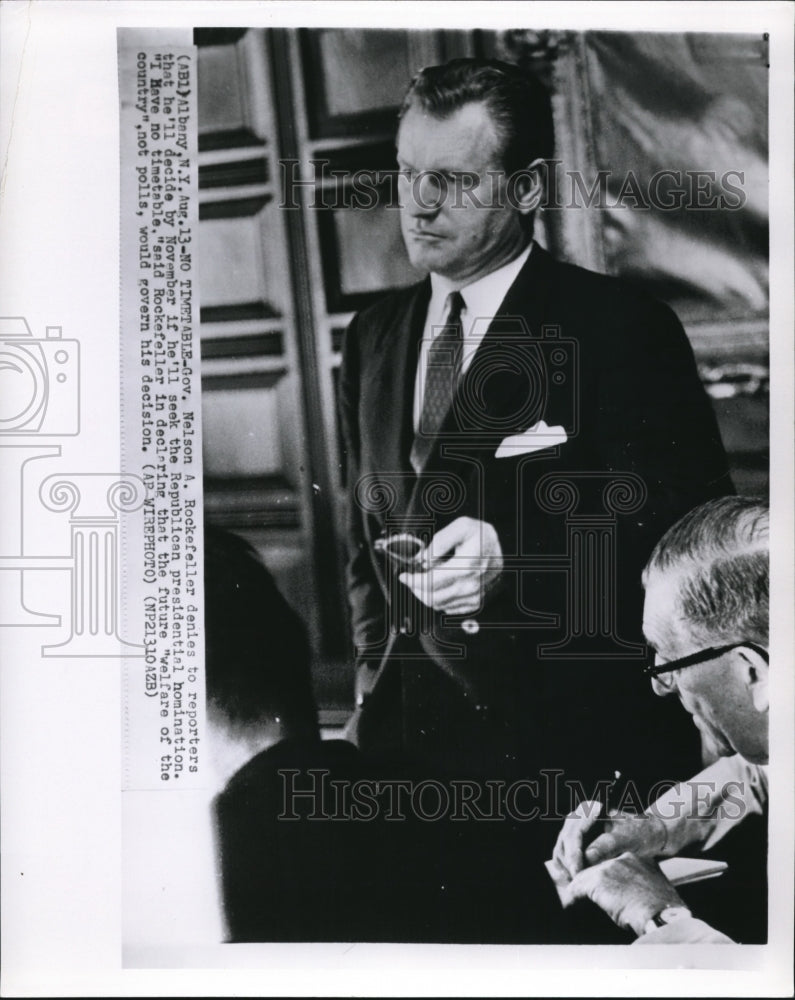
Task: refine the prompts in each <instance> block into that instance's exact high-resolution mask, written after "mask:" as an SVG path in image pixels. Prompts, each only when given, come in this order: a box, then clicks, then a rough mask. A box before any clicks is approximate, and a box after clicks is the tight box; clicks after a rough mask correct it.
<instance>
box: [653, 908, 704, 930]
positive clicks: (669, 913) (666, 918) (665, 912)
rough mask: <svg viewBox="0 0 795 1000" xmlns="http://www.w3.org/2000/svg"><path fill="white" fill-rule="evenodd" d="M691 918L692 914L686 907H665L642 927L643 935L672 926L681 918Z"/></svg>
mask: <svg viewBox="0 0 795 1000" xmlns="http://www.w3.org/2000/svg"><path fill="white" fill-rule="evenodd" d="M692 916H693V914H692V913H691V912H690V910H688V908H687V907H686V906H666V907H664V908H663V909H662V910H660V912H659V913H655V914H654V916H653V917H651V918H650V919H649V920H647V921H646V924H645V925H644V927H643V933H644V934H648V933H649V932H650V931H653V930H655V929H656V928H657V927H667V926H668V924H672V923H673V922H674V921H675V920H681V919H682V917H692Z"/></svg>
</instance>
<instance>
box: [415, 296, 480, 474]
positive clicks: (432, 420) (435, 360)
mask: <svg viewBox="0 0 795 1000" xmlns="http://www.w3.org/2000/svg"><path fill="white" fill-rule="evenodd" d="M448 300H449V303H450V311H449V312H448V314H447V319H446V321H445V325H444V327H443V329H442V330H441V331H440V332H439V333H438V334H437V335H436V337H434V340H433V343H432V344H431V347H430V350H429V351H428V354H427V363H426V369H425V372H424V373H423V374H424V382H425V389H424V392H423V398H422V413H421V415H420V424H419V427H418V428H417V433H416V435H415V437H414V443H413V444H412V446H411V453H410V455H409V458H410V460H411V464H412V466H413V468H414V471H415V472H416V473H417V474H419V473H420V471H421V470H422V468H423V466H424V465H425V462H426V461H427V459H428V455H429V454H430V452H431V448H432V446H433V443H434V440H435V439H436V435H437V433H438V431H439V428H440V427H441V426H442V421H443V420H444V418H445V417H446V416H447V413H448V410H449V409H450V406H451V405H452V402H453V395H454V393H455V388H456V384H457V382H458V376H459V375H460V373H461V353H462V347H463V339H464V337H463V330H462V327H461V311H462V310H463V309H465V308H466V303H465V302H464V299H463V296H462V295H461V293H460V292H451V293H450V295H449V296H448Z"/></svg>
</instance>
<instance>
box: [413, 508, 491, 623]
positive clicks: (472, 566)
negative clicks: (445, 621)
mask: <svg viewBox="0 0 795 1000" xmlns="http://www.w3.org/2000/svg"><path fill="white" fill-rule="evenodd" d="M502 567H503V560H502V548H501V547H500V540H499V538H498V537H497V532H496V531H495V530H494V527H493V526H492V525H491V524H488V523H487V522H486V521H478V520H476V519H475V518H472V517H459V518H456V520H455V521H453V522H452V523H451V524H448V525H447V527H446V528H442V530H441V531H438V532H437V533H436V534H435V535H434V536H433V538H432V539H431V541H430V543H429V545H428V549H427V551H426V554H425V559H424V562H423V569H422V570H415V571H411V572H405V573H401V574H400V582H401V583H405V585H406V586H407V587H408V588H409V590H411V592H412V593H413V594H414V596H415V597H416V598H417V599H418V600H420V601H422V603H423V604H426V605H427V606H428V607H429V608H433V609H434V610H436V611H443V612H444V613H445V614H448V615H469V614H473V613H474V612H476V611H478V610H479V608H480V607H481V606H482V604H483V597H484V594H485V593H486V591H487V590H488V588H489V587H490V586H491V584H492V583H494V581H495V580H496V579H497V577H498V576H499V575H500V573H501V572H502Z"/></svg>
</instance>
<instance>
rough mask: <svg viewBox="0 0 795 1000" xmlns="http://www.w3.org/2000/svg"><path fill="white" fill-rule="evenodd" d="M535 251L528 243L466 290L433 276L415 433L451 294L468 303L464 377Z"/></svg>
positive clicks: (464, 325)
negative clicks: (433, 350)
mask: <svg viewBox="0 0 795 1000" xmlns="http://www.w3.org/2000/svg"><path fill="white" fill-rule="evenodd" d="M532 248H533V244H532V243H528V245H527V246H526V247H525V249H524V250H523V251H522V252H521V253H520V254H519V256H518V257H514V259H513V260H512V261H510V262H509V263H508V264H504V265H503V266H502V267H498V268H497V270H496V271H491V272H490V273H489V274H486V275H484V277H482V278H478V279H477V281H473V282H472V283H471V284H470V285H464V286H463V287H461V286H459V285H456V284H455V282H453V281H450V280H449V279H447V278H444V277H442V275H440V274H431V300H430V302H429V303H428V312H427V314H426V316H425V326H424V328H423V331H422V343H421V344H420V356H419V364H418V365H417V374H416V376H415V379H414V432H415V433H416V432H417V428H418V427H419V425H420V415H421V414H422V401H423V392H424V387H425V386H424V378H423V373H424V372H425V370H426V365H427V361H428V352H429V351H430V347H431V344H432V343H433V341H434V338H435V337H436V336H437V335H438V334H439V333H440V332H441V330H442V329H443V328H444V325H445V320H446V319H447V316H448V314H449V312H450V302H449V299H450V293H451V292H455V291H458V292H460V293H461V295H462V297H463V299H464V303H465V307H464V309H462V311H461V329H462V331H463V335H464V352H463V356H462V359H461V372H462V374H463V373H464V372H465V371H466V370H467V369H468V368H469V366H470V364H471V363H472V358H473V356H474V354H475V351H476V350H477V349H478V347H479V346H480V342H481V340H483V336H484V334H485V333H486V330H487V329H488V327H489V324H490V323H491V321H492V320H493V319H494V317H495V316H496V315H497V312H498V310H499V308H500V306H501V305H502V300H503V299H504V298H505V296H506V295H507V293H508V289H509V288H510V287H511V285H512V284H513V283H514V281H515V280H516V277H517V275H518V274H519V272H520V271H521V270H522V268H523V267H524V265H525V261H526V260H527V258H528V257H529V256H530V251H531V250H532Z"/></svg>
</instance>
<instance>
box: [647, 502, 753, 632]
mask: <svg viewBox="0 0 795 1000" xmlns="http://www.w3.org/2000/svg"><path fill="white" fill-rule="evenodd" d="M769 531H770V513H769V508H768V505H767V503H766V502H765V501H764V500H759V499H756V498H754V497H720V498H719V499H717V500H710V501H708V502H707V503H705V504H703V505H702V506H700V507H696V508H695V509H694V510H691V511H690V512H689V513H688V514H686V515H685V516H684V517H683V518H682V519H681V520H680V521H678V522H677V523H676V524H675V525H674V526H673V527H672V528H670V529H669V530H668V531H667V532H666V533H665V535H663V537H662V538H661V539H660V541H659V542H658V543H657V546H656V548H655V549H654V552H652V554H651V557H650V559H649V562H648V564H647V566H646V569H645V570H644V573H643V582H644V584H647V583H648V579H649V575H650V573H651V572H652V571H658V572H671V573H675V574H676V575H677V576H678V577H679V596H678V604H679V611H680V613H681V615H682V617H683V618H684V619H685V620H686V621H687V622H688V624H689V625H690V628H691V631H692V632H693V634H694V635H698V636H699V637H700V638H701V639H703V640H708V641H710V642H712V641H717V640H720V641H722V642H741V641H742V640H743V639H748V640H749V641H755V642H758V643H760V644H761V645H763V646H766V645H767V643H768V636H769V573H770V569H769Z"/></svg>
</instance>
